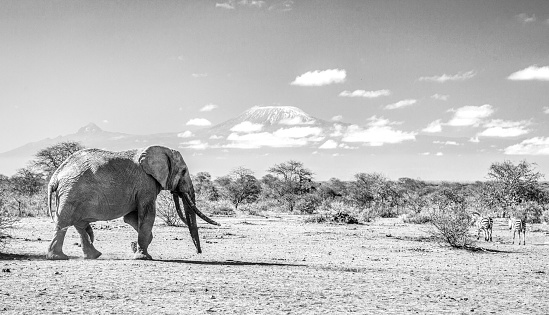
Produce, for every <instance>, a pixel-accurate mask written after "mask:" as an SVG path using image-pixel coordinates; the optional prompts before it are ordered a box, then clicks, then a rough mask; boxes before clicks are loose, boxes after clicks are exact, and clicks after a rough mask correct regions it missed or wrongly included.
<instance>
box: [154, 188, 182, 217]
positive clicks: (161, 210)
mask: <svg viewBox="0 0 549 315" xmlns="http://www.w3.org/2000/svg"><path fill="white" fill-rule="evenodd" d="M181 207H183V205H181ZM156 216H157V217H159V218H160V219H161V220H162V221H163V222H164V223H165V224H166V225H168V226H182V225H184V224H183V222H181V219H180V218H179V216H178V215H177V211H176V210H175V205H174V203H173V198H172V195H171V193H170V192H169V191H165V190H163V191H161V192H160V194H158V197H157V198H156Z"/></svg>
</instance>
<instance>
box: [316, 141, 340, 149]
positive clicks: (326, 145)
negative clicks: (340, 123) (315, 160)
mask: <svg viewBox="0 0 549 315" xmlns="http://www.w3.org/2000/svg"><path fill="white" fill-rule="evenodd" d="M318 148H319V149H336V148H337V142H335V141H334V140H331V139H330V140H326V142H324V143H323V144H322V145H321V146H320V147H318Z"/></svg>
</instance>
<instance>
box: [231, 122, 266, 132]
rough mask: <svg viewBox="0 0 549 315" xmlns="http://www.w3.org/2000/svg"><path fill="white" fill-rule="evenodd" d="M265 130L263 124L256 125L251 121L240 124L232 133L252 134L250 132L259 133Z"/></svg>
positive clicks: (233, 128) (235, 126)
mask: <svg viewBox="0 0 549 315" xmlns="http://www.w3.org/2000/svg"><path fill="white" fill-rule="evenodd" d="M261 129H263V125H262V124H254V123H252V122H250V121H243V122H241V123H239V124H236V125H234V126H233V127H232V128H231V131H234V132H244V133H250V132H257V131H261Z"/></svg>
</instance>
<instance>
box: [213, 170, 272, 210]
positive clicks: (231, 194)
mask: <svg viewBox="0 0 549 315" xmlns="http://www.w3.org/2000/svg"><path fill="white" fill-rule="evenodd" d="M215 181H216V183H217V184H218V185H219V187H220V193H221V196H222V197H224V198H225V199H227V200H229V201H230V202H231V203H232V204H233V206H234V208H235V209H238V206H239V205H240V204H241V203H248V202H254V201H256V200H257V198H258V197H259V194H260V193H261V184H260V183H259V181H258V180H257V178H255V176H254V175H253V172H252V171H251V170H249V169H247V168H244V167H238V168H236V169H234V170H233V171H231V173H230V174H229V175H227V176H223V177H219V178H217V179H216V180H215Z"/></svg>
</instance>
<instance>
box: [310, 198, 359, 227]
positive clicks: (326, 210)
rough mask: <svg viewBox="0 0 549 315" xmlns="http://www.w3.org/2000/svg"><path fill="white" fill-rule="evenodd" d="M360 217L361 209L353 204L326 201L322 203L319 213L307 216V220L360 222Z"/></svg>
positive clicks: (315, 221) (318, 221)
mask: <svg viewBox="0 0 549 315" xmlns="http://www.w3.org/2000/svg"><path fill="white" fill-rule="evenodd" d="M360 217H361V213H360V211H359V210H358V209H357V208H355V207H353V206H349V205H346V204H345V203H343V202H341V201H331V202H330V201H325V202H323V203H322V204H321V205H320V207H319V209H318V213H317V214H314V215H312V216H310V217H307V218H305V222H306V223H325V222H327V223H346V224H358V223H359V221H360V220H359V219H360Z"/></svg>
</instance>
